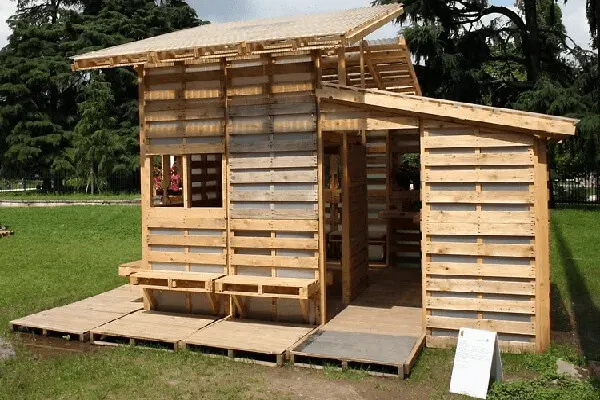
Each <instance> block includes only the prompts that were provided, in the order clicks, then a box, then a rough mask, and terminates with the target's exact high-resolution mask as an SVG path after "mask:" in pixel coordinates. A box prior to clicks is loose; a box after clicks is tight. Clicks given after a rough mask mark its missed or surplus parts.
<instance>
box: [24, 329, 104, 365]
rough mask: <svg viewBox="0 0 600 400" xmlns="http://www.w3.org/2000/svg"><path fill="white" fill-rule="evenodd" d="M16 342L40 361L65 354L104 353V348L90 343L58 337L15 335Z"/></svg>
mask: <svg viewBox="0 0 600 400" xmlns="http://www.w3.org/2000/svg"><path fill="white" fill-rule="evenodd" d="M14 339H15V340H14V342H15V344H16V345H17V346H22V347H24V348H26V349H27V350H29V351H30V352H31V354H32V355H33V356H34V357H36V358H38V359H47V358H54V357H60V356H63V355H65V354H73V353H78V354H84V353H89V354H91V353H96V352H98V351H102V349H103V348H102V347H100V346H94V345H92V344H91V343H89V342H79V341H73V340H65V339H62V338H58V337H47V336H35V335H27V334H18V335H14Z"/></svg>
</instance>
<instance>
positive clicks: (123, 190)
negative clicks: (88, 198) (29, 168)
mask: <svg viewBox="0 0 600 400" xmlns="http://www.w3.org/2000/svg"><path fill="white" fill-rule="evenodd" d="M139 192H140V174H139V171H137V172H131V173H125V172H122V173H113V174H111V175H109V176H107V177H104V178H98V179H93V180H92V179H86V178H79V177H76V176H71V175H64V174H51V175H46V176H40V175H34V176H25V177H23V176H0V195H4V196H6V195H19V194H30V193H31V194H80V193H81V194H90V195H91V194H95V195H98V194H99V195H102V194H132V193H139Z"/></svg>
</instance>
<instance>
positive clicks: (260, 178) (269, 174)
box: [230, 169, 317, 183]
mask: <svg viewBox="0 0 600 400" xmlns="http://www.w3.org/2000/svg"><path fill="white" fill-rule="evenodd" d="M230 179H231V183H292V182H298V183H300V182H306V183H317V171H315V170H300V169H299V170H296V171H264V172H232V173H231V176H230Z"/></svg>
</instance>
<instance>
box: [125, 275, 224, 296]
mask: <svg viewBox="0 0 600 400" xmlns="http://www.w3.org/2000/svg"><path fill="white" fill-rule="evenodd" d="M222 276H223V274H210V273H200V272H180V271H139V272H135V273H132V274H131V275H130V276H129V281H130V283H131V284H132V285H135V286H139V287H141V288H143V289H153V290H171V291H179V292H194V293H206V292H213V291H214V281H215V280H216V279H217V278H220V277H222Z"/></svg>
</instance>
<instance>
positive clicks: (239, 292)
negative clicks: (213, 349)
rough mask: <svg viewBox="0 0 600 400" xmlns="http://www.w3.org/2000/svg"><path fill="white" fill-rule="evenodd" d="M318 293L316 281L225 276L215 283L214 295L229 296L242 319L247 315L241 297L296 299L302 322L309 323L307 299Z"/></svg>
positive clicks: (317, 282) (317, 281)
mask: <svg viewBox="0 0 600 400" xmlns="http://www.w3.org/2000/svg"><path fill="white" fill-rule="evenodd" d="M318 292H319V280H318V279H302V278H279V277H270V276H248V275H227V276H223V277H221V278H219V279H217V280H216V281H215V293H216V294H228V295H231V297H232V299H233V304H234V305H235V308H236V309H237V310H238V312H239V314H240V316H241V317H242V318H245V317H246V314H247V312H246V306H245V304H244V300H243V299H242V297H263V298H285V299H298V300H299V301H300V307H301V310H302V316H303V318H304V321H305V322H309V321H310V309H309V299H310V298H312V297H313V296H314V295H315V294H317V293H318Z"/></svg>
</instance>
